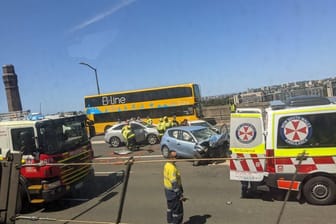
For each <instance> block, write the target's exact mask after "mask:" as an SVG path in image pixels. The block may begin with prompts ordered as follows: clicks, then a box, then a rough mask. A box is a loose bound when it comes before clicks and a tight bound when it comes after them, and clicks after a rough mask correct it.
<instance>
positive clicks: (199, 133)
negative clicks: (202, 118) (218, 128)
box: [191, 128, 216, 142]
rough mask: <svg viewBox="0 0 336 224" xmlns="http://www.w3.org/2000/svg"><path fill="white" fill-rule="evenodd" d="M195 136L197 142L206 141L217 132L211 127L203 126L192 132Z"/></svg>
mask: <svg viewBox="0 0 336 224" xmlns="http://www.w3.org/2000/svg"><path fill="white" fill-rule="evenodd" d="M191 133H192V134H193V135H194V136H195V138H196V139H197V142H200V141H204V140H207V139H209V138H210V137H211V136H212V135H216V132H214V131H213V130H211V129H209V128H202V129H198V130H194V131H192V132H191Z"/></svg>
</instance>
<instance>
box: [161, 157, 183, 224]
mask: <svg viewBox="0 0 336 224" xmlns="http://www.w3.org/2000/svg"><path fill="white" fill-rule="evenodd" d="M168 158H169V159H170V160H171V161H168V162H166V164H165V165H164V169H163V183H164V189H165V195H166V199H167V207H168V208H167V222H168V223H169V224H181V223H182V221H183V201H185V198H184V197H183V187H182V181H181V175H180V172H179V170H178V169H177V167H176V164H175V163H176V161H175V160H176V152H175V151H169V153H168Z"/></svg>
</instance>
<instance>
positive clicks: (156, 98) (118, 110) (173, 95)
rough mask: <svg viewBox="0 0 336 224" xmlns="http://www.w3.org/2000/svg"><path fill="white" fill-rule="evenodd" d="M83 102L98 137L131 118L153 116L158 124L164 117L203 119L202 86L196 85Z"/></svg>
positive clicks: (89, 98)
mask: <svg viewBox="0 0 336 224" xmlns="http://www.w3.org/2000/svg"><path fill="white" fill-rule="evenodd" d="M84 101H85V113H86V115H87V118H88V119H89V120H91V121H93V122H94V126H95V130H96V133H97V134H101V133H104V132H105V131H106V130H107V129H108V128H109V127H111V126H112V125H113V124H114V123H116V122H118V121H125V120H127V119H130V118H137V117H140V118H142V119H144V120H145V119H146V118H147V117H150V118H151V119H152V120H153V123H154V124H157V123H158V122H159V119H160V118H162V117H164V116H167V117H173V116H176V118H177V120H178V121H179V122H181V121H182V120H184V119H187V120H197V119H200V118H202V117H203V115H202V109H201V94H200V90H199V86H198V85H197V84H193V83H189V84H179V85H172V86H162V87H154V88H147V89H138V90H129V91H122V92H112V93H106V94H100V95H92V96H85V97H84Z"/></svg>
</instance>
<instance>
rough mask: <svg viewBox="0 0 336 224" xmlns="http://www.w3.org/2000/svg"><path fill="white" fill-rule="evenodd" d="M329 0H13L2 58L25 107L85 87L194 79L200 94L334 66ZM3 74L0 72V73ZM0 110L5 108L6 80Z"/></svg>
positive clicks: (62, 100) (68, 99) (1, 23)
mask: <svg viewBox="0 0 336 224" xmlns="http://www.w3.org/2000/svg"><path fill="white" fill-rule="evenodd" d="M335 9H336V1H333V0H99V1H98V0H97V1H94V0H57V1H56V0H54V1H52V0H49V1H45V0H25V1H19V0H11V1H2V2H1V13H0V27H1V33H0V64H1V65H5V64H13V65H14V66H15V71H16V74H17V75H18V80H19V90H20V95H21V101H22V105H23V109H25V110H27V109H30V110H32V111H33V112H38V111H39V110H40V106H41V108H42V112H44V113H55V112H59V111H70V110H83V109H84V108H83V107H84V100H83V97H84V96H85V95H91V94H96V93H97V88H96V83H95V76H94V72H93V70H91V69H89V68H88V67H86V66H83V65H80V64H79V62H81V61H83V62H86V63H88V64H90V65H91V66H93V67H95V68H97V72H98V78H99V85H100V90H101V92H102V93H107V92H113V91H123V90H130V89H140V88H146V87H155V86H163V85H170V84H179V83H188V82H195V83H198V84H199V85H200V87H201V92H202V95H203V96H213V95H220V94H227V93H236V92H241V91H245V90H247V89H248V88H258V87H263V86H268V85H274V84H281V83H286V82H293V81H301V80H316V79H324V78H329V77H334V76H335V74H336V72H335V71H336V63H335V54H336V41H335V40H336V23H335V21H336V13H335ZM2 83H3V82H2ZM1 89H2V90H1V91H0V112H7V111H8V108H7V102H6V95H5V90H4V86H3V84H2V88H1Z"/></svg>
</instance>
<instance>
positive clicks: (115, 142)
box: [110, 136, 121, 148]
mask: <svg viewBox="0 0 336 224" xmlns="http://www.w3.org/2000/svg"><path fill="white" fill-rule="evenodd" d="M120 142H121V141H120V139H119V138H118V137H116V136H113V137H111V138H110V145H111V146H112V147H114V148H116V147H119V146H120Z"/></svg>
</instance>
